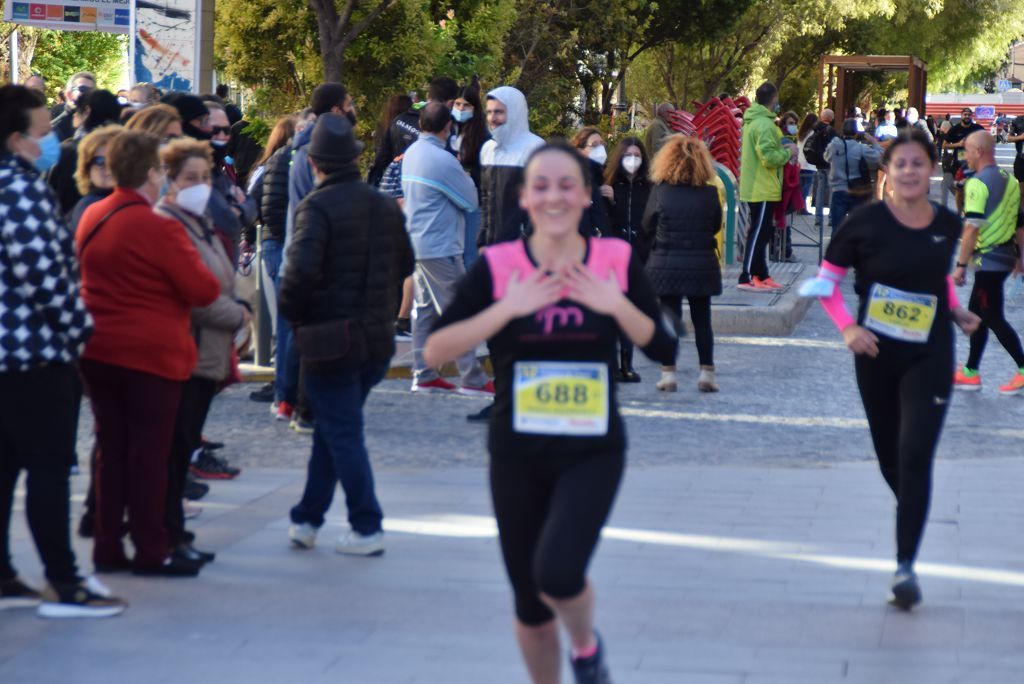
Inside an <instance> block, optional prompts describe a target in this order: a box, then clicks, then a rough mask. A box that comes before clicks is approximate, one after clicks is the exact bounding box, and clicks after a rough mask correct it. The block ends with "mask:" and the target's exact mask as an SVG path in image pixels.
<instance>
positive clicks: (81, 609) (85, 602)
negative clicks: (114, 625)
mask: <svg viewBox="0 0 1024 684" xmlns="http://www.w3.org/2000/svg"><path fill="white" fill-rule="evenodd" d="M127 607H128V604H127V603H126V602H125V601H124V600H122V599H119V598H117V597H116V596H114V595H113V594H111V593H110V589H108V588H107V587H105V586H104V585H103V583H102V582H100V581H99V580H98V579H96V578H95V577H90V578H89V579H87V580H83V581H81V582H79V583H78V584H69V585H53V584H51V585H50V586H48V587H46V589H44V590H43V600H42V603H40V604H39V609H38V610H37V611H36V612H37V613H38V614H39V617H44V618H105V617H114V616H115V615H120V614H121V613H123V612H124V609H125V608H127Z"/></svg>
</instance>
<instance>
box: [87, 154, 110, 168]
mask: <svg viewBox="0 0 1024 684" xmlns="http://www.w3.org/2000/svg"><path fill="white" fill-rule="evenodd" d="M89 166H95V167H97V168H101V169H105V168H106V167H107V158H106V157H93V158H92V161H91V162H89Z"/></svg>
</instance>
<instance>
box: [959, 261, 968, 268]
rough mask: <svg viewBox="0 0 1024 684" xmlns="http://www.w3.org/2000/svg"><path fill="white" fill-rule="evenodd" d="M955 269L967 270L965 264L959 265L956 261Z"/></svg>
mask: <svg viewBox="0 0 1024 684" xmlns="http://www.w3.org/2000/svg"><path fill="white" fill-rule="evenodd" d="M956 267H957V268H967V264H961V263H960V262H959V261H958V262H956Z"/></svg>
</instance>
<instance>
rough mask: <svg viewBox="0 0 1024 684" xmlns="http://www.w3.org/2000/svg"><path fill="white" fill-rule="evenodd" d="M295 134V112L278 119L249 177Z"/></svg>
mask: <svg viewBox="0 0 1024 684" xmlns="http://www.w3.org/2000/svg"><path fill="white" fill-rule="evenodd" d="M293 135H295V116H294V115H293V114H286V115H285V116H282V117H281V118H280V119H278V120H277V123H275V124H274V130H272V131H271V132H270V137H269V138H268V139H267V145H266V147H264V148H263V154H261V155H260V157H259V159H257V160H256V163H255V164H253V165H252V170H251V171H249V177H252V174H254V173H256V169H258V168H260V167H261V166H263V165H264V164H266V163H267V160H268V159H270V157H271V156H273V154H274V152H277V151H278V150H279V149H281V148H282V147H284V146H285V145H287V144H288V142H289V141H290V140H291V139H292V136H293Z"/></svg>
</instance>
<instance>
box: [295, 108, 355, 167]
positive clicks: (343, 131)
mask: <svg viewBox="0 0 1024 684" xmlns="http://www.w3.org/2000/svg"><path fill="white" fill-rule="evenodd" d="M363 147H364V145H363V143H362V142H361V141H359V140H356V136H355V133H354V132H353V131H352V123H351V122H350V121H349V120H348V118H347V117H345V116H343V115H341V114H330V113H328V114H321V115H320V116H319V117H317V120H316V124H315V125H314V126H313V135H312V137H311V138H310V142H309V151H308V153H309V156H310V157H312V158H313V160H314V161H317V160H319V161H325V162H331V163H335V164H345V163H347V162H350V161H353V160H354V159H355V158H356V157H358V156H359V153H360V152H362V151H363Z"/></svg>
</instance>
